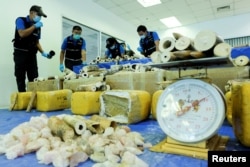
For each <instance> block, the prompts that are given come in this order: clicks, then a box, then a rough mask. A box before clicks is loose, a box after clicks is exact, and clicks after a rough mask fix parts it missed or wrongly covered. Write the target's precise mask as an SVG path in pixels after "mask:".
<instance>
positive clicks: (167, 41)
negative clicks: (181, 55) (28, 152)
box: [159, 37, 175, 52]
mask: <svg viewBox="0 0 250 167" xmlns="http://www.w3.org/2000/svg"><path fill="white" fill-rule="evenodd" d="M174 47H175V39H174V38H172V37H166V38H163V39H162V40H160V45H159V49H160V51H162V52H163V51H165V50H168V51H172V50H174Z"/></svg>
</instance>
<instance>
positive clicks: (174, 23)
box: [160, 16, 181, 28]
mask: <svg viewBox="0 0 250 167" xmlns="http://www.w3.org/2000/svg"><path fill="white" fill-rule="evenodd" d="M160 21H161V22H162V23H163V24H165V25H166V26H167V27H168V28H173V27H178V26H181V23H180V22H179V20H177V18H176V17H174V16H172V17H167V18H163V19H160Z"/></svg>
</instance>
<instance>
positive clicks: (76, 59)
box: [65, 57, 82, 61]
mask: <svg viewBox="0 0 250 167" xmlns="http://www.w3.org/2000/svg"><path fill="white" fill-rule="evenodd" d="M65 59H66V60H70V61H81V60H82V59H70V58H67V57H65Z"/></svg>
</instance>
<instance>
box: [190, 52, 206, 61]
mask: <svg viewBox="0 0 250 167" xmlns="http://www.w3.org/2000/svg"><path fill="white" fill-rule="evenodd" d="M190 56H191V57H193V58H196V59H198V58H202V57H205V56H206V55H205V53H203V52H200V51H191V52H190Z"/></svg>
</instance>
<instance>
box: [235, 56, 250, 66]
mask: <svg viewBox="0 0 250 167" xmlns="http://www.w3.org/2000/svg"><path fill="white" fill-rule="evenodd" d="M234 63H235V65H236V66H246V65H248V64H249V58H248V57H247V56H245V55H241V56H238V57H236V59H234Z"/></svg>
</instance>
